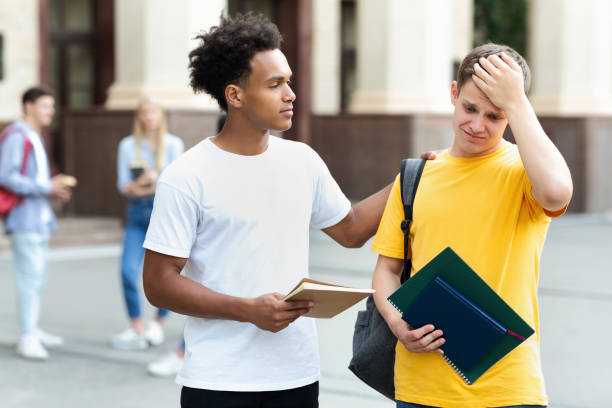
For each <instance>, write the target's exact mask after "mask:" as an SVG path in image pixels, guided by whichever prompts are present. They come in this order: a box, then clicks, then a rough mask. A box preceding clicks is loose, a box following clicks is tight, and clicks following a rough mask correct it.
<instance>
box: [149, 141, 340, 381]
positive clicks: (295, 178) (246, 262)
mask: <svg viewBox="0 0 612 408" xmlns="http://www.w3.org/2000/svg"><path fill="white" fill-rule="evenodd" d="M269 140H270V141H269V143H268V148H267V149H266V151H264V152H263V153H261V154H259V155H256V156H242V155H237V154H233V153H229V152H226V151H224V150H222V149H220V148H219V147H218V146H217V145H215V144H214V143H213V142H212V141H211V140H210V139H206V140H204V141H202V142H200V143H199V144H198V145H196V146H195V147H194V148H192V149H190V150H189V151H187V152H186V153H185V154H183V155H182V156H180V157H179V158H178V159H177V160H175V161H174V162H173V163H172V164H170V165H169V166H168V167H167V168H166V170H165V171H164V173H163V174H162V176H161V177H160V180H159V182H158V185H157V190H156V194H155V204H154V209H153V215H152V217H151V222H150V224H149V229H148V232H147V236H146V239H145V243H144V247H145V248H147V249H150V250H152V251H155V252H160V253H163V254H167V255H171V256H176V257H181V258H189V260H188V261H187V264H186V268H185V275H186V276H187V277H189V278H190V279H192V280H194V281H196V282H199V283H201V284H202V285H204V286H206V287H207V288H209V289H211V290H214V291H216V292H219V293H223V294H227V295H232V296H238V297H256V296H259V295H262V294H265V293H271V292H279V293H288V291H289V290H290V289H291V288H292V287H293V286H294V285H295V284H296V283H297V282H298V281H299V280H300V279H302V278H303V277H307V276H308V244H309V227H310V226H313V227H315V228H326V227H330V226H332V225H335V224H337V223H338V222H340V221H341V220H342V219H343V218H344V217H345V216H346V215H347V214H348V212H349V210H350V202H349V201H348V199H347V198H346V197H345V196H344V194H343V193H342V191H341V190H340V188H339V187H338V184H337V183H336V182H335V180H334V179H333V178H332V176H331V174H330V173H329V170H328V169H327V167H326V166H325V163H324V162H323V161H322V160H321V158H320V157H319V156H318V155H317V153H316V152H315V151H314V150H312V149H311V148H310V147H309V146H307V145H305V144H303V143H298V142H293V141H287V140H283V139H280V138H277V137H274V136H270V138H269ZM185 342H186V349H185V364H184V366H183V369H182V370H181V371H180V373H179V374H178V376H177V379H176V380H177V382H178V383H179V384H182V385H185V386H187V387H191V388H203V389H210V390H225V391H274V390H283V389H290V388H297V387H301V386H304V385H308V384H311V383H313V382H315V381H317V380H318V379H319V351H318V343H317V335H316V328H315V324H314V321H313V319H310V318H305V317H302V318H299V319H297V320H296V321H295V322H293V323H292V324H290V325H289V326H288V327H287V328H286V329H284V330H281V331H280V332H278V333H271V332H268V331H264V330H261V329H259V328H257V327H256V326H255V325H253V324H251V323H242V322H237V321H231V320H221V319H206V318H194V317H189V318H188V319H187V323H186V326H185Z"/></svg>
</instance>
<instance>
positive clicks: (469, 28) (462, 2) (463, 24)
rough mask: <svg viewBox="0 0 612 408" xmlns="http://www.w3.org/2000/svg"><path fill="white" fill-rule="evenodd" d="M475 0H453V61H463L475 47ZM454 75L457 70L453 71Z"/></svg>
mask: <svg viewBox="0 0 612 408" xmlns="http://www.w3.org/2000/svg"><path fill="white" fill-rule="evenodd" d="M473 41H474V0H454V1H453V61H454V62H457V63H459V64H460V63H461V61H462V60H463V57H465V56H466V55H467V54H468V52H470V50H471V49H472V48H473V44H472V43H473ZM452 74H453V76H455V75H456V72H453V73H452Z"/></svg>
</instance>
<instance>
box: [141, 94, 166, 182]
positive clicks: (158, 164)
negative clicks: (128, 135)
mask: <svg viewBox="0 0 612 408" xmlns="http://www.w3.org/2000/svg"><path fill="white" fill-rule="evenodd" d="M144 105H153V106H155V107H156V108H157V109H159V111H160V114H161V118H160V122H159V126H158V128H157V135H156V137H155V170H157V172H158V173H159V172H160V171H161V170H162V167H163V166H164V156H165V154H166V145H165V143H164V136H165V135H166V132H167V120H166V112H165V111H164V108H163V107H162V105H161V104H160V103H159V102H158V101H156V100H154V99H153V98H151V97H146V98H143V99H141V100H140V102H139V103H138V107H137V108H136V112H135V113H134V130H133V134H134V138H135V148H136V159H137V160H142V146H141V143H142V139H143V138H144V137H145V130H144V127H143V126H142V123H141V122H140V112H141V110H142V107H143V106H144Z"/></svg>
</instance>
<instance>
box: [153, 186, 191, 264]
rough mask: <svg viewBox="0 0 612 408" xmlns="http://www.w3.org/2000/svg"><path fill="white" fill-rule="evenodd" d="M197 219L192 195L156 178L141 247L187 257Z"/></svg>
mask: <svg viewBox="0 0 612 408" xmlns="http://www.w3.org/2000/svg"><path fill="white" fill-rule="evenodd" d="M199 219H200V206H199V205H198V203H197V202H196V201H195V200H194V199H193V198H191V197H189V196H188V195H187V194H185V193H183V192H181V191H179V190H178V189H177V188H175V187H173V186H171V185H170V184H168V183H166V182H163V181H160V182H159V183H158V184H157V189H156V191H155V201H154V204H153V213H152V214H151V221H150V222H149V228H148V230H147V235H146V238H145V242H144V245H143V246H144V247H145V248H146V249H150V250H151V251H155V252H159V253H162V254H165V255H170V256H175V257H178V258H189V254H190V252H191V248H192V246H193V244H194V242H195V239H196V233H197V228H198V224H199Z"/></svg>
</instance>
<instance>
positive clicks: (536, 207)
mask: <svg viewBox="0 0 612 408" xmlns="http://www.w3.org/2000/svg"><path fill="white" fill-rule="evenodd" d="M523 177H524V180H523V186H524V190H523V195H524V196H525V199H526V200H527V203H528V205H529V215H530V216H531V218H532V219H538V218H544V219H546V220H547V219H548V218H557V217H560V216H562V215H563V214H565V211H566V210H567V205H566V206H565V207H563V208H561V209H560V210H557V211H551V210H547V209H546V208H544V207H542V205H540V203H538V202H537V201H536V199H535V197H534V196H533V186H532V185H531V181H529V177H527V173H526V172H524V175H523Z"/></svg>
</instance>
